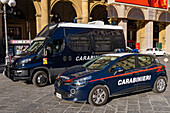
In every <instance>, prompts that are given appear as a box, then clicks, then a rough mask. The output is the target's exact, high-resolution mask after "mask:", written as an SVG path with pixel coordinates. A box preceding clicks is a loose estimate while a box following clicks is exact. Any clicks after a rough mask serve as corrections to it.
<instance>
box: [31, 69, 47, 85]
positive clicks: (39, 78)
mask: <svg viewBox="0 0 170 113" xmlns="http://www.w3.org/2000/svg"><path fill="white" fill-rule="evenodd" d="M32 82H33V84H34V85H35V86H37V87H43V86H46V85H47V84H48V76H47V74H46V72H44V71H37V72H36V73H35V74H34V76H33V79H32Z"/></svg>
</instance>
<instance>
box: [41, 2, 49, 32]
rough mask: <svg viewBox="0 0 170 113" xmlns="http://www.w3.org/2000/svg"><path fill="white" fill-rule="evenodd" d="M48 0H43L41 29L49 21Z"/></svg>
mask: <svg viewBox="0 0 170 113" xmlns="http://www.w3.org/2000/svg"><path fill="white" fill-rule="evenodd" d="M48 9H49V8H48V0H41V29H42V28H44V26H46V25H47V24H48V22H49V14H48Z"/></svg>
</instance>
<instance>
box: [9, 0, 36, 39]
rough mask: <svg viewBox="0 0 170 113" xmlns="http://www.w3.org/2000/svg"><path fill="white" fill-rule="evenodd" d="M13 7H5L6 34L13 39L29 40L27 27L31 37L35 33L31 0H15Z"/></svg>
mask: <svg viewBox="0 0 170 113" xmlns="http://www.w3.org/2000/svg"><path fill="white" fill-rule="evenodd" d="M16 2H17V4H16V6H15V7H14V8H10V7H9V6H8V7H7V22H8V36H9V37H10V39H14V40H29V33H28V27H30V31H31V38H32V39H33V38H34V37H35V35H36V18H35V14H36V11H35V8H34V5H33V2H32V0H24V1H20V0H16Z"/></svg>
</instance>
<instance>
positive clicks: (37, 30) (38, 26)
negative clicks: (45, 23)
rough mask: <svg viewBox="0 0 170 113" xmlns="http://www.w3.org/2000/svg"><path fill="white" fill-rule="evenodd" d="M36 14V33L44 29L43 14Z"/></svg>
mask: <svg viewBox="0 0 170 113" xmlns="http://www.w3.org/2000/svg"><path fill="white" fill-rule="evenodd" d="M35 16H36V28H37V29H36V34H38V33H39V32H40V31H41V29H42V27H41V15H39V14H36V15H35Z"/></svg>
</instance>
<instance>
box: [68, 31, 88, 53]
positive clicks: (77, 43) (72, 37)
mask: <svg viewBox="0 0 170 113" xmlns="http://www.w3.org/2000/svg"><path fill="white" fill-rule="evenodd" d="M68 45H69V47H70V49H72V50H73V51H76V52H90V51H91V37H90V35H88V34H69V35H68Z"/></svg>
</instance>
